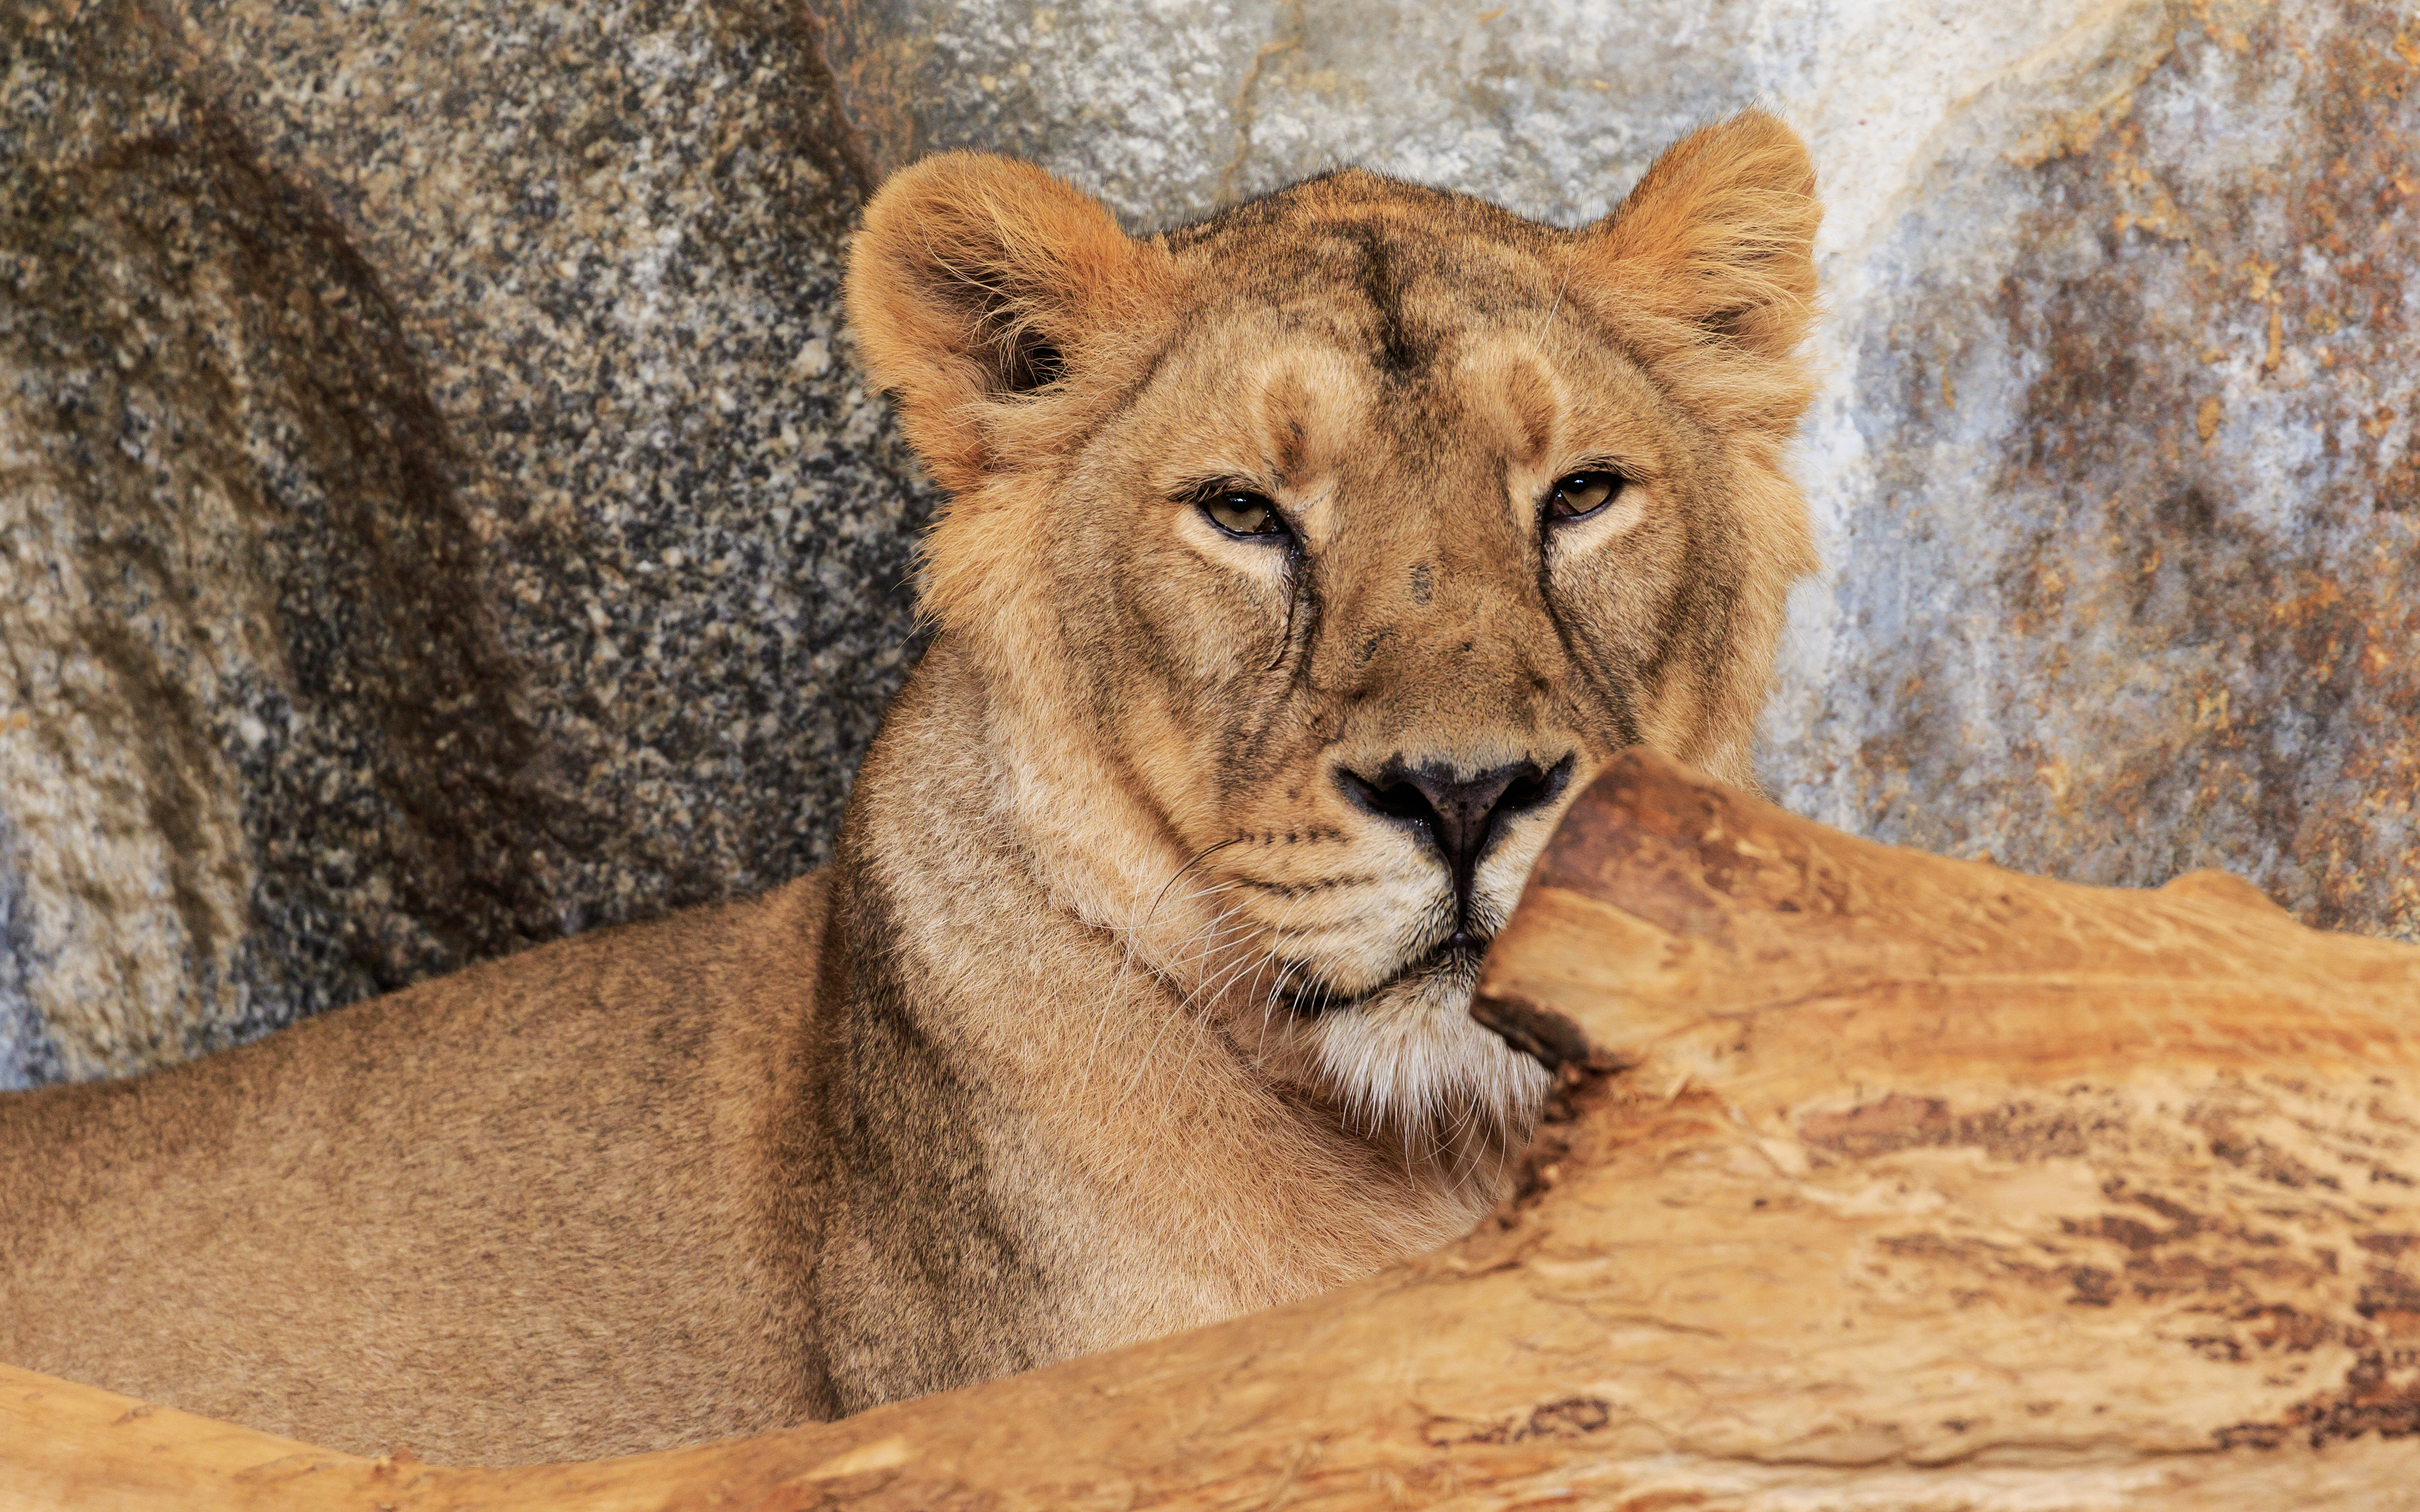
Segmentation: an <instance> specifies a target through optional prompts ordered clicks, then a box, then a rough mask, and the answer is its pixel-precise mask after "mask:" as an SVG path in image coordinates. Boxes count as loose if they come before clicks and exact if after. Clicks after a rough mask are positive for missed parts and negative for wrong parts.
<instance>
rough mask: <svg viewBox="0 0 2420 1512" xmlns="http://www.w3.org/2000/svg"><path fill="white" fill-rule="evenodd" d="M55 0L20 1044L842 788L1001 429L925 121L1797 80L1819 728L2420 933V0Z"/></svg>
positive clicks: (1498, 168)
mask: <svg viewBox="0 0 2420 1512" xmlns="http://www.w3.org/2000/svg"><path fill="white" fill-rule="evenodd" d="M820 18H821V19H820V20H818V19H816V17H814V16H811V15H810V14H809V13H808V12H807V11H805V10H802V9H799V8H796V7H795V6H786V5H781V4H776V3H772V0H765V3H762V4H756V3H746V0H724V3H720V4H717V3H712V0H629V3H622V4H610V3H609V4H600V5H585V4H583V5H575V6H565V7H536V8H532V7H514V6H504V5H498V4H495V3H494V0H453V3H451V4H449V5H445V6H438V5H434V4H428V3H425V0H364V3H360V4H352V5H345V6H339V5H337V4H335V3H334V0H34V3H29V0H8V3H7V4H5V5H0V48H5V56H0V161H5V162H6V163H7V167H6V169H5V171H0V480H5V482H0V671H5V676H0V1085H14V1084H22V1083H25V1082H31V1081H39V1080H45V1079H51V1078H55V1077H59V1076H82V1075H93V1074H105V1073H112V1072H132V1071H136V1070H140V1069H143V1068H146V1067H148V1066H153V1065H158V1064H162V1063H164V1062H167V1061H170V1060H174V1059H177V1058H178V1057H184V1056H188V1055H192V1054H195V1053H198V1052H201V1051H205V1050H208V1049H209V1048H212V1047H215V1046H218V1045H221V1044H225V1043H227V1042H230V1041H232V1040H235V1039H238V1038H240V1037H242V1036H244V1035H247V1034H250V1033H254V1032H257V1031H258V1030H261V1029H263V1028H266V1027H270V1026H274V1025H277V1024H280V1023H283V1022H287V1021H288V1020H290V1019H292V1018H293V1017H295V1016H298V1015H300V1014H302V1013H307V1012H311V1011H317V1010H318V1009H321V1008H325V1007H329V1006H333V1005H334V1004H338V1003H342V1002H345V1001H349V1000H350V999H352V998H354V997H358V996H361V995H365V994H369V993H373V992H377V991H380V990H384V989H386V988H390V987H393V986H396V985H399V984H401V983H403V982H406V981H409V980H414V979H416V978H418V977H421V976H424V975H427V974H428V973H431V972H435V971H441V970H444V969H448V968H451V967H453V966H456V965H458V964H465V963H467V962H469V961H472V960H476V959H480V958H482V957H486V956H489V955H493V954H497V953H500V952H503V951H506V950H510V949H517V948H520V947H521V946H524V945H526V944H529V943H532V942H534V941H536V940H540V939H544V938H548V937H551V936H553V935H556V934H560V933H565V932H566V931H572V930H578V929H582V928H587V927H593V926H596V925H599V924H604V923H609V922H612V921H614V920H617V919H624V918H638V917H644V916H646V915H650V914H654V913H658V912H661V911H663V910H665V909H668V908H671V907H675V906H678V905H680V904H683V903H690V902H695V901H699V900H703V899H706V898H712V897H717V896H722V895H726V894H729V893H733V892H739V891H747V890H752V889H755V888H759V887H766V886H769V885H771V884H773V883H775V882H778V881H780V880H782V879H783V878H784V877H786V876H789V875H792V874H795V873H796V872H799V871H801V870H804V869H805V868H806V867H808V866H811V865H813V864H814V863H815V862H816V861H817V860H818V859H820V858H821V857H822V856H823V855H824V854H825V853H826V850H827V848H828V846H829V843H830V834H831V831H832V827H833V825H834V823H835V822H836V819H837V816H838V813H839V809H840V805H841V803H842V801H843V800H844V798H845V792H846V787H847V781H848V776H849V772H850V770H851V769H852V767H853V764H854V763H855V761H856V759H857V756H858V755H859V754H860V753H861V750H862V748H863V745H864V742H865V740H866V739H867V738H868V737H869V735H870V734H871V732H872V729H873V726H874V722H875V720H876V717H878V714H879V710H880V707H881V704H882V702H883V701H884V699H885V698H887V696H888V694H889V692H890V690H891V689H892V687H894V686H895V685H896V682H897V679H898V676H899V674H900V672H901V671H902V669H903V668H904V666H905V665H906V663H907V660H908V659H910V658H911V657H912V640H911V633H912V625H911V623H910V615H909V606H908V603H907V598H906V594H905V582H906V578H907V573H908V571H909V569H910V565H911V548H912V539H913V534H914V531H915V529H916V527H917V525H918V524H919V522H920V521H921V520H922V518H923V516H924V514H925V513H926V512H927V511H928V510H929V508H930V506H931V504H932V502H933V499H932V495H931V493H930V491H929V489H928V488H927V487H926V486H924V485H923V484H922V483H921V482H920V480H919V477H918V474H917V472H916V470H915V468H914V466H913V464H912V461H911V459H909V458H908V457H907V455H905V454H904V453H903V451H902V450H901V448H900V446H899V445H898V443H897V441H896V440H895V437H894V434H893V432H892V428H891V424H890V422H889V420H888V418H887V416H886V414H885V412H884V410H883V409H882V407H881V405H880V404H879V402H878V401H877V400H876V399H875V398H873V397H872V396H870V395H868V394H867V393H865V392H864V389H863V387H862V385H861V383H860V382H859V381H858V378H857V377H856V375H855V373H854V371H853V369H852V368H851V365H850V357H849V352H848V348H847V344H846V341H845V336H844V335H843V333H842V332H841V331H840V330H839V328H838V322H839V319H840V311H839V306H838V302H837V281H838V266H839V264H838V259H839V256H840V254H841V248H842V246H843V244H844V240H845V235H846V230H847V224H848V217H849V214H850V213H851V210H852V209H853V207H854V205H855V204H856V202H857V200H858V198H859V196H860V194H861V192H862V190H863V187H864V186H865V185H866V184H867V183H869V182H871V181H872V180H873V179H874V178H875V177H877V176H878V174H879V173H880V172H881V171H883V170H884V169H886V168H888V167H891V166H895V165H896V164H897V163H899V162H905V161H907V160H908V159H909V158H912V157H913V156H915V155H917V154H919V153H922V152H924V151H929V150H933V149H937V148H941V147H989V148H995V149H1000V150H1007V151H1015V152H1020V153H1024V154H1026V155H1029V156H1032V157H1034V158H1037V159H1039V160H1040V161H1042V162H1045V163H1047V164H1048V165H1050V166H1051V167H1053V168H1055V169H1057V170H1058V171H1060V172H1062V173H1064V174H1066V175H1067V176H1069V177H1072V178H1074V179H1075V180H1076V181H1077V182H1078V183H1080V184H1082V185H1084V186H1085V187H1087V188H1089V189H1091V190H1094V192H1096V193H1101V194H1102V195H1103V196H1104V197H1105V198H1106V199H1107V200H1108V201H1109V203H1110V204H1111V205H1112V206H1113V207H1114V208H1116V209H1117V210H1118V211H1119V212H1120V213H1121V214H1122V215H1123V216H1125V218H1126V219H1127V221H1128V223H1129V224H1133V225H1135V226H1138V227H1144V226H1150V225H1156V224H1169V223H1171V222H1174V221H1177V220H1182V219H1185V218H1187V217H1191V216H1196V215H1199V214H1202V213H1204V212H1206V211H1208V210H1211V209H1213V208H1217V207H1218V206H1219V205H1221V204H1223V203H1227V202H1229V201H1231V200H1233V199H1234V198H1237V197H1240V196H1243V195H1247V194H1249V193H1257V192H1259V191H1262V190H1265V189H1267V188H1270V187H1273V186H1275V185H1277V184H1280V183H1282V182H1285V181H1288V180H1289V179H1292V178H1295V177H1300V176H1301V175H1303V174H1306V173H1311V172H1316V171H1318V170H1319V169H1321V168H1324V167H1326V166H1328V165H1331V164H1333V163H1337V162H1366V163H1369V164H1370V165H1372V166H1374V167H1377V168H1381V169H1384V170H1388V171H1392V172H1397V173H1402V174H1405V175H1409V176H1412V177H1419V178H1423V179H1426V180H1429V181H1432V182H1436V183H1441V184H1444V185H1447V186H1450V187H1454V188H1459V189H1465V190H1468V191H1471V192H1474V193H1482V194H1485V195H1488V196H1490V197H1493V198H1496V199H1498V200H1501V201H1503V202H1505V203H1507V204H1509V205H1511V206H1512V207H1513V208H1516V209H1520V210H1522V211H1524V212H1526V213H1528V214H1532V215H1537V216H1542V217H1544V218H1547V219H1550V220H1555V221H1558V222H1561V223H1564V224H1574V223H1576V222H1578V221H1580V220H1583V219H1585V218H1588V217H1590V216H1594V215H1596V214H1599V213H1602V212H1603V211H1604V210H1605V209H1606V208H1608V207H1609V206H1610V205H1611V204H1613V203H1614V202H1615V201H1616V200H1618V199H1619V197H1620V195H1621V192H1622V191H1623V190H1624V188H1626V186H1627V185H1628V183H1629V182H1630V181H1631V180H1632V179H1633V178H1634V177H1636V176H1637V173H1638V172H1639V171H1640V170H1641V169H1642V168H1643V167H1644V166H1645V165H1646V163H1647V162H1648V161H1649V160H1650V159H1651V158H1652V155H1653V153H1654V151H1655V150H1656V149H1657V148H1658V147H1661V146H1662V145H1664V144H1665V143H1666V142H1668V141H1669V140H1671V139H1672V138H1673V137H1675V136H1677V135H1679V134H1680V133H1682V132H1683V131H1686V130H1687V129H1688V127H1689V126H1690V125H1692V124H1694V123H1696V122H1698V121H1700V120H1703V119H1705V118H1707V117H1709V116H1716V115H1719V114H1721V113H1724V112H1726V111H1729V110H1731V109H1734V108H1736V107H1738V106H1740V105H1744V104H1747V103H1752V102H1763V103H1767V104H1770V105H1773V106H1776V107H1777V108H1779V109H1780V110H1781V111H1782V112H1783V113H1784V114H1785V115H1787V116H1789V117H1790V118H1791V119H1792V120H1793V121H1794V122H1795V123H1796V124H1798V125H1799V126H1800V128H1801V129H1802V130H1803V131H1806V132H1807V136H1808V138H1809V141H1810V143H1811V145H1812V146H1813V148H1814V151H1815V156H1816V161H1817V162H1818V165H1819V169H1820V171H1821V172H1822V174H1823V180H1824V186H1825V193H1826V198H1827V202H1828V204H1829V206H1830V215H1829V219H1828V221H1827V223H1826V226H1825V230H1824V234H1823V240H1822V243H1821V252H1822V256H1823V275H1824V279H1825V284H1826V287H1827V289H1828V300H1829V303H1830V308H1831V317H1830V319H1829V321H1828V323H1827V325H1826V327H1825V331H1824V334H1823V353H1822V355H1823V359H1824V362H1825V363H1826V369H1827V373H1828V375H1829V377H1828V381H1827V385H1826V389H1825V393H1824V396H1823V400H1822V401H1821V403H1820V404H1819V407H1818V409H1817V411H1816V413H1815V414H1814V416H1813V418H1812V420H1811V421H1810V424H1809V425H1808V427H1807V434H1806V439H1805V441H1804V444H1803V448H1802V456H1801V470H1802V473H1803V475H1804V476H1805V478H1806V480H1807V484H1808V487H1809V492H1810V496H1811V498H1812V500H1813V501H1814V504H1815V508H1816V511H1817V515H1818V518H1819V521H1820V525H1821V530H1822V537H1823V547H1824V554H1825V558H1826V561H1827V563H1829V566H1828V570H1827V572H1826V575H1825V576H1824V578H1823V579H1822V580H1820V581H1817V582H1813V583H1810V584H1808V585H1807V586H1806V588H1804V589H1803V590H1802V592H1801V594H1800V595H1799V597H1798V599H1797V600H1796V602H1795V605H1794V611H1795V612H1794V622H1793V627H1792V639H1791V642H1790V645H1789V647H1788V649H1787V654H1786V656H1785V664H1784V670H1783V676H1782V681H1781V686H1780V687H1779V689H1778V691H1777V694H1776V701H1775V703H1774V706H1773V709H1772V712H1771V715H1770V717H1769V718H1768V721H1767V728H1766V741H1765V744H1764V748H1763V751H1762V761H1763V765H1764V769H1765V772H1766V774H1767V778H1768V780H1769V781H1770V782H1771V784H1772V785H1773V787H1774V788H1775V790H1776V793H1777V794H1778V795H1780V796H1781V797H1782V798H1783V799H1784V801H1786V802H1788V803H1789V804H1791V805H1792V807H1794V808H1796V809H1798V810H1801V811H1803V812H1807V813H1809V814H1811V815H1813V816H1815V817H1818V818H1821V819H1823V820H1825V821H1827V822H1830V823H1834V824H1838V825H1844V826H1846V827H1848V828H1851V829H1855V830H1860V831H1863V832H1867V833H1870V834H1875V835H1878V836H1880V837H1882V838H1885V839H1889V840H1893V841H1901V842H1906V843H1912V844H1916V845H1921V846H1925V847H1928V848H1931V849H1936V850H1943V851H1948V852H1952V853H1956V854H1965V855H1971V854H1977V853H1988V854H1991V855H1993V856H1996V857H1997V858H1998V859H2000V860H2001V861H2002V862H2004V863H2006V864H2009V865H2011V866H2019V867H2023V868H2024V869H2026V870H2030V871H2038V872H2048V873H2052V874H2055V875H2060V876H2067V877H2073V878H2079V879H2083V880H2088V881H2102V882H2110V883H2123V884H2145V883H2154V882H2158V881H2161V880H2164V879H2165V878H2166V877H2167V876H2169V875H2171V874H2173V873H2174V872H2178V871H2180V870H2184V869H2187V868H2190V867H2194V866H2202V865H2218V866H2226V867H2228V868H2230V869H2232V870H2235V871H2238V872H2244V873H2246V874H2248V875H2250V876H2252V877H2254V878H2255V879H2256V880H2257V881H2258V882H2259V883H2260V884H2261V885H2262V886H2263V887H2267V888H2268V889H2269V890H2270V891H2271V892H2273V894H2275V895H2276V896H2278V897H2279V898H2281V899H2282V900H2284V901H2285V902H2287V903H2288V904H2289V905H2290V906H2291V907H2293V908H2294V909H2295V910H2296V911H2297V912H2298V913H2299V914H2301V915H2302V916H2303V917H2304V918H2308V919H2310V920H2312V921H2314V922H2319V923H2323V924H2328V925H2331V926H2335V927H2341V928H2350V929H2358V930H2366V931H2370V932H2374V933H2388V934H2395V935H2398V936H2401V937H2405V938H2420V819H2415V816H2414V812H2413V800H2414V797H2415V795H2420V460H2415V458H2420V452H2415V445H2420V438H2416V437H2415V431H2414V427H2413V424H2412V410H2413V409H2414V408H2415V405H2420V394H2415V389H2420V343H2415V341H2414V338H2413V332H2414V329H2415V326H2416V325H2420V280H2415V279H2413V278H2412V277H2410V276H2407V275H2408V274H2409V272H2410V270H2412V269H2414V268H2415V266H2420V208H2415V205H2414V201H2415V199H2420V23H2415V20H2414V18H2413V17H2412V14H2411V13H2410V12H2409V10H2408V8H2397V7H2395V6H2391V5H2364V4H2320V3H2316V0H2279V3H2277V4H2273V5H2261V4H2250V3H2244V0H2180V3H2176V4H2154V3H2140V0H2135V3H2128V0H2118V3H2110V4H2089V5H2087V4H2082V3H2076V0H2069V3H2062V4H2055V5H2049V6H2044V7H2039V8H2024V7H2010V6H2006V5H1984V4H1980V3H1977V0H1938V3H1932V4H1925V5H1916V4H1909V3H1905V0H1884V3H1880V4H1875V5H1869V6H1856V7H1844V6H1827V5H1820V4H1815V3H1813V0H1794V3H1763V4H1751V3H1741V0H1711V3H1709V0H1691V3H1688V4H1671V3H1668V0H1648V3H1644V4H1636V5H1624V6H1616V5H1613V4H1610V3H1608V0H1541V3H1537V4H1528V5H1508V6H1505V7H1501V8H1480V7H1470V8H1441V7H1437V6H1435V5H1429V4H1417V3H1406V0H1351V3H1343V0H1294V3H1291V4H1271V5H1266V6H1261V7H1238V6H1234V5H1233V4H1230V3H1226V0H1215V3H1214V0H1161V3H1153V4H1141V5H1133V4H1129V5H1121V6H1116V7H1110V6H1097V7H1090V8H1075V7H1069V6H1056V7H1053V6H1044V5H1037V4H1034V3H1032V0H1000V3H997V4H987V5H985V6H981V7H975V6H962V5H956V4H943V3H939V0H830V4H828V5H827V6H825V7H824V8H821V10H820Z"/></svg>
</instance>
